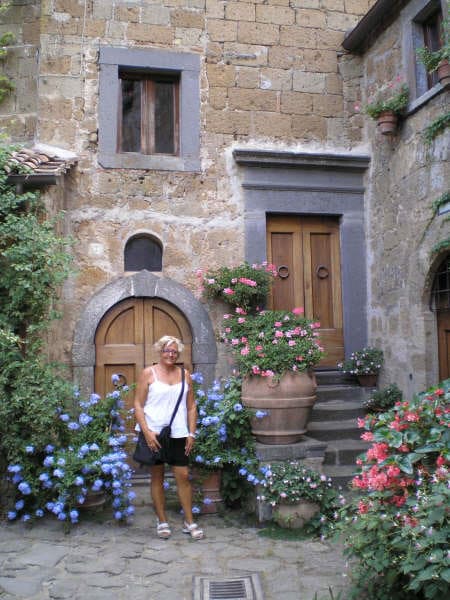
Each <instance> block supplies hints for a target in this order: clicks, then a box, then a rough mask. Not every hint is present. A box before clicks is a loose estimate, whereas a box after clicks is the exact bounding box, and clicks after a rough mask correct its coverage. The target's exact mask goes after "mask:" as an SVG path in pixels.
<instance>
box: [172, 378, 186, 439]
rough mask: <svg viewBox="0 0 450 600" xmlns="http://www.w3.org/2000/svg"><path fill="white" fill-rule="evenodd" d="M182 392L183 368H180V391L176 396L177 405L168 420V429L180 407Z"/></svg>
mask: <svg viewBox="0 0 450 600" xmlns="http://www.w3.org/2000/svg"><path fill="white" fill-rule="evenodd" d="M183 392H184V367H181V391H180V395H179V396H178V400H177V403H176V405H175V408H174V409H173V413H172V417H171V419H170V423H169V427H171V426H172V421H173V420H174V419H175V415H176V413H177V410H178V407H179V406H180V402H181V398H182V397H183Z"/></svg>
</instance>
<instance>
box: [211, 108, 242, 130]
mask: <svg viewBox="0 0 450 600" xmlns="http://www.w3.org/2000/svg"><path fill="white" fill-rule="evenodd" d="M206 126H207V129H208V131H211V132H213V133H229V134H239V135H248V134H249V133H250V113H249V112H248V111H237V110H235V111H217V110H212V109H211V108H209V109H207V111H206Z"/></svg>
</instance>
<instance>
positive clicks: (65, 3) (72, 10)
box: [54, 0, 84, 17]
mask: <svg viewBox="0 0 450 600" xmlns="http://www.w3.org/2000/svg"><path fill="white" fill-rule="evenodd" d="M54 11H55V12H63V13H67V14H69V15H71V16H72V17H82V16H83V13H84V3H80V2H78V0H55V3H54Z"/></svg>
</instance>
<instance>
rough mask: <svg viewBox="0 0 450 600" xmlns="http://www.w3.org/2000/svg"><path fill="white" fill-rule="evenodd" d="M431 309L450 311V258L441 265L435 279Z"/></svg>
mask: <svg viewBox="0 0 450 600" xmlns="http://www.w3.org/2000/svg"><path fill="white" fill-rule="evenodd" d="M431 309H432V310H435V311H440V310H449V309H450V256H448V257H447V258H446V259H445V260H444V261H443V262H442V263H441V265H440V267H439V268H438V270H437V273H436V276H435V278H434V283H433V290H432V293H431Z"/></svg>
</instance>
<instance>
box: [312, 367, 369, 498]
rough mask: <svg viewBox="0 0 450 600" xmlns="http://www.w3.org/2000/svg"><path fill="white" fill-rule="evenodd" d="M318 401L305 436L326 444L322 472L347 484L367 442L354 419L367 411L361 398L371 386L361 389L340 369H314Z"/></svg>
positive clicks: (337, 483) (344, 485)
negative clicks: (362, 437) (362, 438)
mask: <svg viewBox="0 0 450 600" xmlns="http://www.w3.org/2000/svg"><path fill="white" fill-rule="evenodd" d="M316 376H317V383H318V386H317V402H316V404H315V405H314V408H313V412H312V415H311V420H310V422H309V424H308V433H307V435H308V436H309V437H310V438H313V439H315V440H318V441H321V442H323V443H325V444H327V447H326V450H325V456H324V463H323V471H324V473H325V474H326V475H329V476H330V477H332V478H333V481H334V483H335V484H336V485H338V486H342V487H343V488H344V489H345V488H346V487H347V484H348V482H349V481H350V480H351V478H352V475H353V473H354V471H355V468H356V458H357V456H358V455H359V454H361V453H362V452H364V451H365V450H366V449H367V448H368V447H369V444H368V443H367V442H364V441H363V440H361V438H360V436H361V433H362V431H363V430H361V429H359V428H358V424H357V418H358V417H363V416H365V414H366V411H365V409H364V406H363V401H364V399H366V398H368V397H369V396H370V395H371V394H372V392H373V390H374V388H363V387H360V386H359V385H358V384H357V383H355V382H354V381H353V380H352V379H350V378H348V377H347V376H346V375H345V374H343V373H342V372H340V371H317V372H316Z"/></svg>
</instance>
